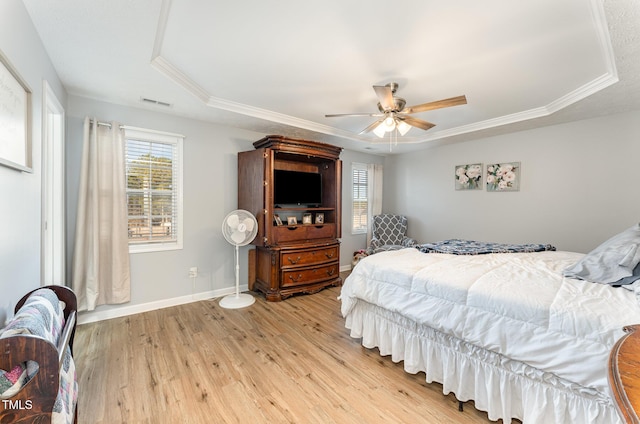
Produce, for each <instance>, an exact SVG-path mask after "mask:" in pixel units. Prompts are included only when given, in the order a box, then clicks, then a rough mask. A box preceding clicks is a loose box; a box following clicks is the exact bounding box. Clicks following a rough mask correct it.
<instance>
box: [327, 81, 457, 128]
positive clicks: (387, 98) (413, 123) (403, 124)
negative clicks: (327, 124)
mask: <svg viewBox="0 0 640 424" xmlns="http://www.w3.org/2000/svg"><path fill="white" fill-rule="evenodd" d="M373 90H374V91H375V92H376V96H377V97H378V100H379V102H378V110H379V111H380V112H379V113H342V114H330V115H325V117H327V118H334V117H338V116H374V117H378V118H380V119H378V120H377V121H375V122H374V123H372V124H371V125H369V126H368V127H367V128H365V129H364V130H362V131H361V132H360V134H366V133H368V132H370V131H373V132H374V133H375V134H376V135H377V136H378V137H380V138H382V137H384V134H385V133H387V132H391V131H393V130H394V129H397V130H398V132H399V133H400V134H401V135H405V134H406V133H407V132H408V131H409V130H410V129H411V127H416V128H420V129H421V130H425V131H426V130H428V129H430V128H432V127H434V126H435V124H432V123H431V122H427V121H423V120H422V119H418V118H414V117H413V116H409V115H411V114H414V113H419V112H425V111H427V110H433V109H441V108H445V107H451V106H458V105H464V104H467V98H466V97H465V96H464V95H463V96H457V97H451V98H449V99H443V100H436V101H434V102H428V103H423V104H421V105H416V106H406V103H407V102H406V101H405V99H403V98H402V97H397V96H396V95H395V94H396V91H397V90H398V84H397V83H395V82H390V83H389V84H386V85H374V86H373Z"/></svg>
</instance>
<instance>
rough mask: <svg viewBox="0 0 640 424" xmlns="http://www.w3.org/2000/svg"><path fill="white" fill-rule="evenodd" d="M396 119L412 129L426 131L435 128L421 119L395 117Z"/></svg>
mask: <svg viewBox="0 0 640 424" xmlns="http://www.w3.org/2000/svg"><path fill="white" fill-rule="evenodd" d="M397 119H400V120H401V121H404V122H406V123H407V124H409V125H411V126H412V127H416V128H420V129H421V130H425V131H426V130H428V129H430V128H433V127H435V126H436V124H432V123H431V122H427V121H423V120H422V119H418V118H414V117H411V116H397Z"/></svg>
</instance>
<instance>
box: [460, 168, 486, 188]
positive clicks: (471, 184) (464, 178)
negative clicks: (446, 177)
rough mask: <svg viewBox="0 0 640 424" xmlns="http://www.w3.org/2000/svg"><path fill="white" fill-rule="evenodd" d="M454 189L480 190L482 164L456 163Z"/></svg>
mask: <svg viewBox="0 0 640 424" xmlns="http://www.w3.org/2000/svg"><path fill="white" fill-rule="evenodd" d="M455 182H456V190H482V164H481V163H470V164H468V165H456V169H455Z"/></svg>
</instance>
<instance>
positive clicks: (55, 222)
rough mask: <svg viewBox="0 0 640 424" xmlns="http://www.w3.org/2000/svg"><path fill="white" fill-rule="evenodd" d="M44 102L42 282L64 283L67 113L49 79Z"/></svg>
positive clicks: (45, 283)
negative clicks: (65, 121) (65, 128)
mask: <svg viewBox="0 0 640 424" xmlns="http://www.w3.org/2000/svg"><path fill="white" fill-rule="evenodd" d="M42 104H43V111H42V221H43V222H42V284H43V285H49V284H60V285H65V258H66V255H65V241H64V231H65V225H64V220H65V213H64V209H65V208H64V203H65V195H64V193H65V190H64V183H65V181H64V176H65V172H64V119H65V116H64V108H63V107H62V105H61V104H60V102H59V101H58V98H57V97H56V95H55V93H54V92H53V90H51V87H50V86H49V84H47V82H46V81H45V82H44V87H43V101H42Z"/></svg>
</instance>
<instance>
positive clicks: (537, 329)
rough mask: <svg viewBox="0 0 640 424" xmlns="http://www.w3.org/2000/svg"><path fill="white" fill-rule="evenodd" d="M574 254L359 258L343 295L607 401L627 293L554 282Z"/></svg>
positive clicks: (348, 303) (627, 320) (346, 303)
mask: <svg viewBox="0 0 640 424" xmlns="http://www.w3.org/2000/svg"><path fill="white" fill-rule="evenodd" d="M582 256H583V255H582V254H580V253H573V252H561V251H560V252H554V251H546V252H536V253H498V254H487V255H478V256H462V255H448V254H439V253H429V254H425V253H421V252H419V251H417V250H416V249H403V250H398V251H391V252H383V253H378V254H375V255H372V256H369V257H367V258H364V259H363V260H361V261H360V262H359V263H358V265H357V266H356V267H355V268H354V270H353V271H352V273H351V275H350V276H349V277H348V278H347V279H346V281H345V283H344V285H343V287H342V292H341V300H342V314H343V316H345V317H346V316H347V315H348V314H349V312H350V310H351V309H352V308H353V306H354V304H355V303H356V302H357V299H362V300H364V301H366V302H368V303H371V304H374V305H378V306H380V307H383V308H385V309H387V310H391V311H393V312H398V313H401V314H402V315H404V316H405V317H407V318H409V319H411V320H413V321H416V322H418V323H420V324H424V325H427V326H429V327H432V328H434V329H436V330H439V331H441V332H443V333H445V334H450V335H453V336H455V337H458V338H460V339H463V340H466V341H468V342H470V343H472V344H474V345H477V346H480V347H483V348H485V349H488V350H491V351H494V352H497V353H499V354H502V355H504V356H506V357H507V358H510V359H514V360H517V361H521V362H524V363H526V364H529V365H531V366H533V367H535V368H538V369H540V370H543V371H547V372H551V373H553V374H555V375H557V376H559V377H561V378H564V379H566V380H568V381H570V382H574V383H577V384H580V385H582V386H584V387H587V388H593V389H595V390H597V391H599V392H601V393H610V392H609V388H608V384H607V365H608V362H607V361H608V356H609V352H610V350H611V348H612V347H613V345H614V343H615V342H616V340H617V339H619V338H620V337H621V336H622V335H623V334H624V333H623V331H622V327H623V326H625V325H628V324H636V323H640V306H639V305H638V302H637V300H636V298H635V295H634V293H633V292H631V291H629V290H625V289H622V288H612V287H610V286H607V285H600V284H593V283H588V282H584V281H579V280H574V279H569V278H564V277H562V270H563V269H565V268H566V267H568V266H570V265H572V264H574V263H575V262H576V261H578V260H579V259H580V258H581V257H582Z"/></svg>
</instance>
